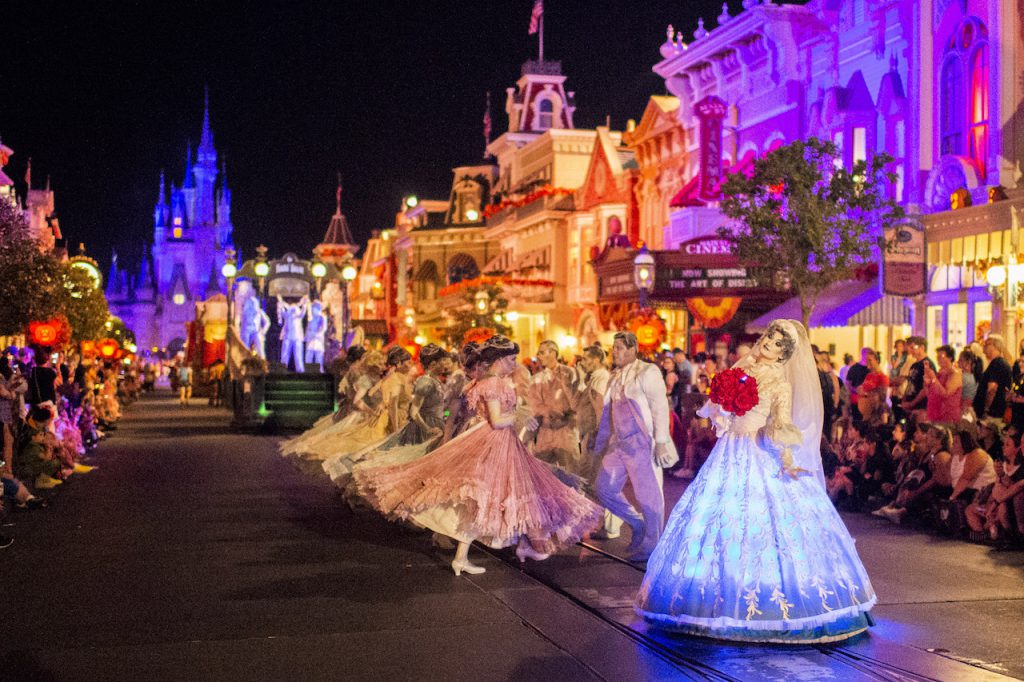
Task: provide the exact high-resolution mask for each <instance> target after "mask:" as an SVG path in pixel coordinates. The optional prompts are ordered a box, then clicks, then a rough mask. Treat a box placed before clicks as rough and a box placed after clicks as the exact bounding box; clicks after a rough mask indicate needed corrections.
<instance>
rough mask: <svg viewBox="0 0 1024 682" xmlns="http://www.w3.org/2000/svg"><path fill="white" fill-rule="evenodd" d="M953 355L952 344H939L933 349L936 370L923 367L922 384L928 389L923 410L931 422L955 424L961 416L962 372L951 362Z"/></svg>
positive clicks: (928, 366) (927, 366)
mask: <svg viewBox="0 0 1024 682" xmlns="http://www.w3.org/2000/svg"><path fill="white" fill-rule="evenodd" d="M955 357H956V351H954V350H953V347H952V346H939V348H938V349H937V350H936V351H935V359H936V360H937V361H938V363H939V370H938V372H936V371H935V370H934V369H932V367H931V366H930V365H925V367H924V386H925V390H926V391H928V405H927V407H926V408H925V412H926V414H927V416H928V421H929V422H930V423H932V424H957V423H959V422H960V419H961V417H962V416H963V406H962V404H961V403H962V398H961V395H962V390H963V373H962V372H961V371H960V368H959V367H957V366H956V365H955V364H953V358H955Z"/></svg>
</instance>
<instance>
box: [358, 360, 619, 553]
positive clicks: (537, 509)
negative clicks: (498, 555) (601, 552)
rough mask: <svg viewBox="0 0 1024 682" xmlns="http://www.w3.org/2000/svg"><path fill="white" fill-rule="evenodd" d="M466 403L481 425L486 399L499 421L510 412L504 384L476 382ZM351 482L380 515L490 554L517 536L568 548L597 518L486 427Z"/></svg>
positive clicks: (512, 440)
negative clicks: (496, 408)
mask: <svg viewBox="0 0 1024 682" xmlns="http://www.w3.org/2000/svg"><path fill="white" fill-rule="evenodd" d="M467 398H468V404H469V407H470V408H471V409H474V410H475V411H476V412H477V414H479V415H481V416H483V417H484V418H485V419H486V416H487V404H486V403H487V401H488V400H498V401H499V402H500V404H501V410H502V413H503V414H504V415H511V414H513V413H514V411H515V408H516V393H515V389H514V388H513V385H512V383H511V381H509V380H506V379H503V378H499V377H488V378H486V379H484V380H482V381H480V382H479V383H478V384H477V385H476V386H475V387H473V389H472V390H471V391H470V392H469V394H468V396H467ZM355 478H356V481H355V482H356V486H357V487H358V489H359V492H360V494H361V495H362V496H363V498H364V499H365V500H367V501H368V502H369V503H370V505H371V506H373V507H374V508H376V509H377V510H378V511H380V512H381V513H382V514H384V515H385V516H387V517H389V518H397V519H402V520H407V521H412V522H414V523H416V524H418V525H421V526H424V527H426V528H429V529H431V530H433V531H435V532H438V533H441V534H443V535H447V536H448V537H452V538H455V539H456V540H459V541H461V542H471V541H473V540H476V541H479V542H480V543H482V544H485V545H488V546H490V547H494V548H501V547H508V546H510V545H514V544H516V543H518V542H519V540H520V538H522V537H526V538H529V539H530V541H531V542H532V543H537V542H546V543H547V545H548V548H547V549H548V550H554V549H557V548H559V547H565V546H569V545H572V544H575V543H576V542H577V541H578V540H579V539H580V538H581V537H583V535H584V533H586V532H587V531H588V530H590V529H591V528H594V527H595V526H596V525H597V524H598V522H599V521H600V519H601V518H602V514H603V512H602V510H601V508H600V507H598V506H597V505H595V504H594V503H593V502H591V501H590V500H588V499H587V498H586V497H584V496H583V495H582V494H580V493H579V492H577V491H576V490H574V489H572V488H570V487H568V486H566V485H565V484H563V483H562V482H561V481H559V479H558V478H556V477H555V475H554V474H553V473H552V472H551V469H550V468H549V467H548V466H547V465H546V464H545V463H543V462H541V461H539V460H538V459H536V458H535V457H533V456H532V455H531V454H530V453H529V451H528V450H527V449H526V446H525V445H523V443H522V441H520V440H519V438H518V437H517V436H516V434H515V431H514V430H513V429H511V428H500V429H496V428H493V427H492V426H491V425H490V423H484V424H481V425H480V426H479V427H478V428H474V429H470V430H469V431H467V432H465V433H463V434H462V435H460V436H459V437H458V438H455V439H454V440H452V441H450V442H448V443H446V444H444V445H443V446H441V447H439V448H438V449H437V450H434V451H433V452H432V453H430V454H429V455H427V456H425V457H422V458H420V459H417V460H415V461H413V462H409V463H407V464H401V465H397V466H390V467H380V468H371V469H368V470H365V471H357V472H356V475H355Z"/></svg>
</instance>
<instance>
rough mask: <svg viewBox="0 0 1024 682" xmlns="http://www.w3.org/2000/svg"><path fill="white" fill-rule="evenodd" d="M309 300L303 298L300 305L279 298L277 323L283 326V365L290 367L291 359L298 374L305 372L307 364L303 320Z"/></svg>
mask: <svg viewBox="0 0 1024 682" xmlns="http://www.w3.org/2000/svg"><path fill="white" fill-rule="evenodd" d="M308 306H309V298H308V297H306V296H303V297H302V299H301V300H300V301H299V302H298V303H286V302H285V300H284V299H283V298H281V297H280V296H278V297H277V322H278V324H280V325H281V364H282V365H284V366H285V368H287V367H288V359H289V358H291V359H292V362H293V364H294V366H295V371H296V372H305V371H306V364H305V363H304V362H303V360H302V340H303V338H304V336H305V335H304V333H303V329H302V318H304V317H305V316H306V310H307V308H308Z"/></svg>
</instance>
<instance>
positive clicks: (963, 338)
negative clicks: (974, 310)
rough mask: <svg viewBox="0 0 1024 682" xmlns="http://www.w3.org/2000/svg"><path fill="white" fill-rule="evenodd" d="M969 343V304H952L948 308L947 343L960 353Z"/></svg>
mask: <svg viewBox="0 0 1024 682" xmlns="http://www.w3.org/2000/svg"><path fill="white" fill-rule="evenodd" d="M967 341H968V338H967V304H966V303H952V304H950V305H949V307H948V308H946V343H948V344H949V345H951V346H953V348H955V349H957V350H958V351H959V350H960V349H961V348H963V347H964V346H966V345H967Z"/></svg>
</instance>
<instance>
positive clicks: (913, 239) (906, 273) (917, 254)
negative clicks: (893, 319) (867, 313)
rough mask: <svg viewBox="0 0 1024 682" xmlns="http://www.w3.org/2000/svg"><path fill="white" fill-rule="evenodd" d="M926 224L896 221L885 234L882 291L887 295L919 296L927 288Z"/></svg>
mask: <svg viewBox="0 0 1024 682" xmlns="http://www.w3.org/2000/svg"><path fill="white" fill-rule="evenodd" d="M926 256H927V250H926V249H925V240H924V228H923V227H922V226H921V225H918V224H915V223H903V224H902V225H897V226H895V227H893V228H891V229H890V230H888V231H887V232H886V234H885V256H884V258H883V260H882V293H883V294H885V295H887V296H907V297H909V296H919V295H920V294H923V293H925V291H926V290H927V282H928V267H927V262H926V260H927V259H926Z"/></svg>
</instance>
